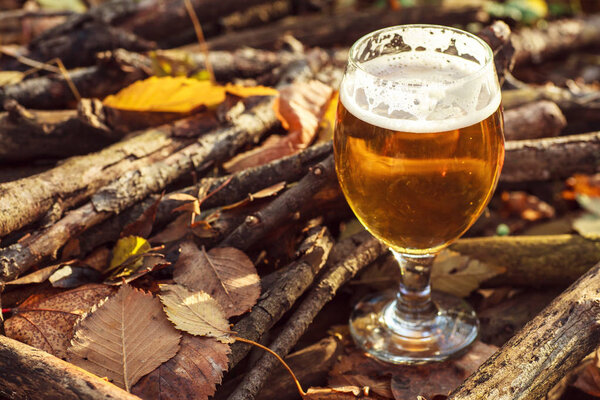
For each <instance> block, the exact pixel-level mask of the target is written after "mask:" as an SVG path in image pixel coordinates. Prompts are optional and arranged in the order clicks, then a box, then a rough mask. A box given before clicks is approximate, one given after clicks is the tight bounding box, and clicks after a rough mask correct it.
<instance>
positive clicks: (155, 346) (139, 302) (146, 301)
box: [69, 285, 181, 391]
mask: <svg viewBox="0 0 600 400" xmlns="http://www.w3.org/2000/svg"><path fill="white" fill-rule="evenodd" d="M180 338H181V334H180V333H179V332H178V331H177V330H176V329H175V328H174V327H173V325H171V323H170V322H169V321H168V320H167V317H166V316H165V314H164V312H163V310H162V307H161V304H160V301H158V299H156V298H154V297H153V296H152V295H151V294H148V293H144V292H143V291H140V290H136V289H134V288H132V287H131V286H129V285H123V286H121V288H120V289H119V291H118V292H117V294H116V295H115V296H113V297H110V298H108V299H107V300H106V301H104V302H102V303H101V304H100V305H98V306H96V307H94V308H93V309H92V311H91V312H89V313H88V314H87V315H86V316H85V317H83V318H82V319H81V320H79V321H78V323H77V326H76V327H75V336H74V338H73V340H72V342H71V347H70V348H69V361H70V362H72V363H73V364H75V365H78V366H80V367H81V368H84V369H86V370H88V371H89V372H92V373H94V374H96V375H98V376H101V377H104V376H106V377H108V379H109V380H110V381H112V382H113V383H114V384H115V385H117V386H119V387H121V388H124V389H125V390H127V391H129V390H130V389H131V387H132V386H133V385H134V384H135V383H136V382H137V381H138V380H139V379H140V378H141V377H142V376H144V375H146V374H148V373H150V372H152V371H153V370H154V369H155V368H157V367H158V366H159V365H160V364H162V363H163V362H165V361H167V360H169V359H170V358H171V357H173V356H174V355H175V354H176V353H177V351H178V350H179V341H180Z"/></svg>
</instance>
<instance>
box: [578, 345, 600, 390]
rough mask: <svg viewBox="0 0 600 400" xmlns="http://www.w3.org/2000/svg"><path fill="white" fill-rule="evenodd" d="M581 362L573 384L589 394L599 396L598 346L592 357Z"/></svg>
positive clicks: (599, 368) (599, 361)
mask: <svg viewBox="0 0 600 400" xmlns="http://www.w3.org/2000/svg"><path fill="white" fill-rule="evenodd" d="M582 364H584V365H582V368H581V371H579V373H578V374H577V379H576V380H575V382H574V383H573V386H575V387H576V388H577V389H579V390H581V391H583V392H585V393H587V394H589V395H591V396H595V397H600V348H599V349H598V350H596V352H595V355H594V357H593V358H592V357H590V358H588V359H586V360H584V361H583V362H582Z"/></svg>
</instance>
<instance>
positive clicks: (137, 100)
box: [103, 76, 277, 114]
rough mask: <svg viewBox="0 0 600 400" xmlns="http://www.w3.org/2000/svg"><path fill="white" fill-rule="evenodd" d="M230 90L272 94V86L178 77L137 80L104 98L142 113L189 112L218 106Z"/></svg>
mask: <svg viewBox="0 0 600 400" xmlns="http://www.w3.org/2000/svg"><path fill="white" fill-rule="evenodd" d="M226 92H230V93H233V94H235V95H237V96H239V97H249V96H272V95H273V94H277V91H276V90H275V89H272V88H265V87H262V86H257V87H251V88H247V87H243V86H237V85H231V84H230V85H227V86H221V85H217V84H214V83H212V82H211V81H208V80H197V79H192V78H186V77H183V76H178V77H170V76H164V77H156V76H153V77H150V78H148V79H145V80H141V81H137V82H134V83H133V84H131V85H129V86H128V87H126V88H124V89H122V90H121V91H119V93H117V94H115V95H110V96H108V97H106V98H105V99H104V101H103V103H104V105H105V106H107V107H111V108H115V109H119V110H129V111H142V112H148V111H150V112H171V113H182V114H188V113H191V112H193V111H194V110H197V109H199V108H201V107H209V108H210V107H214V106H217V105H218V104H220V103H222V102H223V101H224V100H225V94H226Z"/></svg>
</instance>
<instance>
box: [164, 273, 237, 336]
mask: <svg viewBox="0 0 600 400" xmlns="http://www.w3.org/2000/svg"><path fill="white" fill-rule="evenodd" d="M160 290H161V295H160V300H161V301H162V303H163V305H164V306H165V312H166V313H167V316H168V317H169V320H171V322H173V323H174V324H175V326H176V327H177V329H180V330H182V331H185V332H188V333H191V334H192V335H199V336H210V337H214V338H216V339H217V340H219V341H220V342H222V343H233V342H234V341H235V340H234V339H233V338H232V337H231V331H230V330H229V324H228V323H227V319H226V318H225V315H224V314H223V311H222V310H221V307H220V306H219V303H217V301H216V300H215V299H213V298H212V297H210V295H209V294H208V293H205V292H190V291H189V290H188V289H186V288H185V287H183V286H181V285H160Z"/></svg>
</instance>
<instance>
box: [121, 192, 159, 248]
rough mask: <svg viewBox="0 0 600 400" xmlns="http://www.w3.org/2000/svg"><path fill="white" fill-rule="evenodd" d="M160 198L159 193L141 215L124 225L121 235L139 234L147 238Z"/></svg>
mask: <svg viewBox="0 0 600 400" xmlns="http://www.w3.org/2000/svg"><path fill="white" fill-rule="evenodd" d="M162 198H163V196H162V195H160V196H159V197H158V198H157V199H156V201H155V202H154V203H152V205H151V206H150V207H148V208H147V209H146V210H145V211H144V212H143V213H142V215H140V216H139V217H137V219H136V220H135V221H133V222H132V223H130V224H128V225H126V226H125V228H123V231H122V232H121V237H125V236H141V237H143V238H147V237H148V236H149V235H150V233H151V232H152V225H153V224H154V220H155V219H156V212H157V211H158V205H159V204H160V201H161V200H162Z"/></svg>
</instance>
